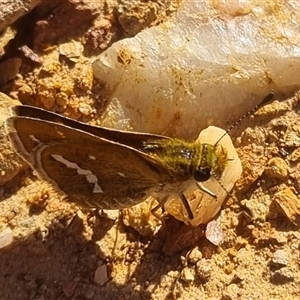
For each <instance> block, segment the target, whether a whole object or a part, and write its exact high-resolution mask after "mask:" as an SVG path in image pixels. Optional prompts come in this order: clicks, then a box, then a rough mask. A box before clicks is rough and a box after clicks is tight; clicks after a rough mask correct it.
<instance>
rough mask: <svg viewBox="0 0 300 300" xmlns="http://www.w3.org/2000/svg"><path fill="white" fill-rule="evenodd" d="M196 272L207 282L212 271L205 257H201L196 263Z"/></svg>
mask: <svg viewBox="0 0 300 300" xmlns="http://www.w3.org/2000/svg"><path fill="white" fill-rule="evenodd" d="M196 272H197V275H198V276H199V278H200V279H201V280H202V281H204V282H207V281H208V280H209V279H210V276H211V272H212V265H211V262H210V261H208V260H207V259H205V258H202V259H201V260H200V261H198V262H197V264H196Z"/></svg>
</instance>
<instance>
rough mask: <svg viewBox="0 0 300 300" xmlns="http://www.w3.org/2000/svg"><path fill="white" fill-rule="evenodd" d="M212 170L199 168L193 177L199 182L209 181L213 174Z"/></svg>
mask: <svg viewBox="0 0 300 300" xmlns="http://www.w3.org/2000/svg"><path fill="white" fill-rule="evenodd" d="M210 171H211V170H210V168H205V169H198V170H196V171H195V172H194V174H193V177H194V179H195V180H196V181H198V182H204V181H207V180H208V179H209V178H210V176H211V174H210Z"/></svg>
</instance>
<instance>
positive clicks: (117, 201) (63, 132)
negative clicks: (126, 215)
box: [6, 117, 168, 209]
mask: <svg viewBox="0 0 300 300" xmlns="http://www.w3.org/2000/svg"><path fill="white" fill-rule="evenodd" d="M6 128H7V132H8V135H9V138H10V140H11V142H12V144H13V146H14V148H15V149H16V151H17V152H18V153H19V154H20V155H21V156H22V157H23V158H24V159H25V160H27V161H28V162H29V164H30V165H31V166H32V167H33V168H34V169H35V170H36V171H37V172H38V174H39V175H40V176H41V177H42V178H43V179H45V180H48V181H50V182H51V183H52V184H54V185H55V186H56V187H58V188H59V189H60V190H62V191H63V192H65V193H66V194H67V195H68V196H69V198H70V199H71V200H74V201H76V202H78V203H79V204H80V205H84V203H89V204H91V205H92V206H98V207H100V208H108V209H120V208H123V207H129V206H132V205H135V204H137V203H139V202H141V201H143V200H144V199H145V197H146V196H147V195H149V193H151V192H153V191H155V190H157V189H159V186H160V185H162V184H163V183H164V182H165V181H166V180H168V175H167V172H166V170H165V169H164V168H163V167H162V166H161V165H160V164H159V162H157V161H155V160H154V159H153V158H151V157H150V156H148V155H146V154H144V153H142V152H140V151H138V150H135V149H133V148H131V147H129V146H125V145H122V144H119V143H116V142H113V141H110V140H107V139H104V138H100V137H98V136H95V135H93V134H91V133H88V132H85V131H82V130H79V129H77V130H74V129H72V128H70V127H68V126H65V125H62V124H56V123H53V122H49V121H43V120H40V119H33V118H28V117H12V118H9V119H8V120H7V122H6Z"/></svg>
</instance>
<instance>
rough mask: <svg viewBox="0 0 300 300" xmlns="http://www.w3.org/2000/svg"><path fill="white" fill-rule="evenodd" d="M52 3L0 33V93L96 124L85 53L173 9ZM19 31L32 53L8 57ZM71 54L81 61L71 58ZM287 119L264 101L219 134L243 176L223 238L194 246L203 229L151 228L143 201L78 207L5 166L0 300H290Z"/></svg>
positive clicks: (291, 173)
mask: <svg viewBox="0 0 300 300" xmlns="http://www.w3.org/2000/svg"><path fill="white" fill-rule="evenodd" d="M100 2H101V1H100ZM100 2H99V3H100ZM41 3H43V1H41ZM44 3H45V2H44ZM51 3H52V2H51ZM53 3H56V4H55V5H54V4H52V5H53V7H51V8H49V7H48V6H47V5H45V4H44V5H41V6H39V7H37V9H36V10H35V11H33V14H31V15H29V16H30V17H25V18H24V19H23V20H21V21H20V24H18V25H17V27H16V28H17V29H16V28H14V29H11V31H10V30H8V31H7V32H8V33H7V34H8V35H9V36H10V37H13V39H12V41H13V42H11V43H8V44H9V45H8V46H7V47H5V48H4V49H3V51H4V52H5V54H4V56H3V57H4V58H5V56H7V58H5V59H2V60H1V62H0V69H1V70H2V71H1V72H2V74H3V75H1V76H0V86H1V91H3V92H5V93H7V94H9V95H10V96H12V97H15V98H18V99H19V100H20V101H21V102H22V103H26V104H35V105H39V106H42V107H44V108H46V109H51V110H54V111H57V112H62V113H64V114H65V115H67V116H70V117H72V118H75V119H79V120H82V121H88V122H90V123H92V124H96V123H97V122H96V121H95V120H97V116H98V115H100V114H101V111H102V110H103V107H104V106H105V93H104V92H103V89H102V86H101V83H97V82H93V78H92V74H91V69H90V67H89V65H88V64H87V59H86V57H88V56H89V55H90V56H92V55H97V54H98V52H97V51H99V50H96V49H99V48H102V49H105V48H106V47H108V45H110V43H112V42H113V41H115V40H117V39H120V38H122V37H124V36H131V35H134V34H135V33H136V32H139V31H140V30H141V29H142V28H144V27H148V26H152V25H155V24H156V22H160V21H161V20H160V19H159V17H166V16H167V15H169V14H171V13H172V12H173V11H174V10H175V8H176V5H177V2H176V1H174V2H169V1H161V2H159V3H160V4H159V5H158V4H156V3H155V2H150V1H149V2H148V4H147V5H150V6H151V9H150V10H149V9H148V10H145V9H143V8H144V6H143V5H146V4H145V3H144V2H141V4H140V6H138V5H137V9H136V15H135V16H132V15H129V14H128V13H126V12H124V11H122V10H121V9H120V7H121V6H120V4H119V6H118V7H119V10H118V11H116V9H115V6H113V4H115V3H117V2H116V1H107V2H106V4H107V3H108V4H110V5H108V6H105V5H104V2H101V4H103V5H102V6H101V5H98V6H97V7H95V6H93V5H92V4H95V3H94V2H91V3H92V4H91V5H90V6H88V5H87V3H89V2H88V1H86V2H82V3H86V5H87V6H88V7H87V6H84V5H83V6H80V5H79V4H78V2H77V1H66V3H68V5H58V4H57V3H58V1H54V2H53ZM99 3H98V4H99ZM124 3H125V4H124ZM48 5H49V4H48ZM125 5H126V1H123V6H124V7H126V6H125ZM127 5H128V4H127ZM152 7H153V9H152ZM79 8H80V9H79ZM49 11H52V16H54V17H51V18H50V17H49ZM53 11H54V12H55V13H53ZM146 11H148V12H149V11H150V12H151V13H149V14H146V13H145V12H146ZM65 12H69V13H70V12H71V15H72V16H73V17H74V19H70V21H69V22H68V24H67V25H69V26H70V27H68V26H67V25H65V24H63V26H62V25H60V26H59V20H60V18H61V15H64V13H65ZM55 16H58V17H57V19H56V18H55ZM104 16H105V18H104ZM32 20H35V21H34V23H32ZM136 20H143V22H137V21H136ZM79 21H81V22H82V24H87V27H86V28H81V27H80V26H79V27H78V30H77V31H76V32H74V31H72V33H73V34H74V37H73V38H75V37H76V36H77V37H78V36H81V37H82V38H81V39H77V41H73V42H69V41H68V42H66V41H62V40H60V39H62V36H64V35H65V31H66V30H69V31H70V28H72V26H74V24H77V23H78V22H79ZM92 21H93V22H92ZM89 22H91V23H89ZM92 24H94V25H92ZM25 25H26V26H28V27H26V29H27V30H29V29H30V28H31V30H32V31H28V34H27V35H26V37H27V38H33V37H34V38H33V40H31V42H30V43H31V46H32V47H31V48H32V49H34V52H31V51H30V49H29V50H28V49H27V48H24V49H23V50H22V54H20V53H19V52H18V54H16V49H17V48H18V47H20V46H21V45H22V44H23V43H24V41H23V40H20V38H19V36H18V32H20V30H21V28H24V26H25ZM33 25H35V26H34V30H33V29H32V26H33ZM53 28H55V30H54V33H53V35H47V32H50V31H49V30H53ZM21 37H23V38H24V34H23V35H22V34H21ZM7 40H10V38H7ZM54 40H55V41H58V42H57V44H58V45H59V46H55V47H54V46H52V44H53V41H54ZM27 43H29V42H28V41H27ZM53 47H54V48H53ZM81 47H84V49H85V52H86V53H85V54H86V57H83V56H81V55H79V54H78V53H80V51H81V50H80V49H81ZM41 49H44V52H43V51H41ZM45 49H46V50H47V49H48V50H47V51H49V53H47V51H46V50H45ZM50 49H51V51H50ZM39 53H42V54H41V55H38V54H39ZM88 54H89V55H88ZM21 65H22V67H21ZM40 66H42V67H40ZM71 66H72V67H71ZM4 71H5V72H4ZM82 74H84V76H82ZM12 78H15V79H14V80H12ZM1 99H2V98H1ZM33 99H34V100H33ZM3 103H4V101H3ZM299 114H300V97H299V94H297V93H296V94H295V95H275V97H274V100H273V101H272V102H271V103H269V104H267V105H266V106H265V107H263V108H261V109H260V110H259V111H258V112H257V113H256V114H255V115H254V116H252V117H249V118H247V119H245V120H244V121H243V122H242V123H241V124H239V125H238V126H236V127H235V128H234V129H233V130H232V131H231V132H230V135H231V137H232V139H233V141H234V144H235V147H236V149H237V151H238V153H239V156H240V158H241V160H242V163H243V170H244V171H243V175H242V176H241V179H240V180H239V181H238V182H237V184H236V187H235V189H234V190H233V192H232V193H230V194H229V195H228V199H227V201H226V202H225V203H224V205H223V208H222V210H221V212H220V214H219V215H218V217H217V218H216V219H217V222H218V224H220V227H221V230H222V234H223V237H222V242H221V243H220V244H219V245H218V246H215V245H213V244H212V243H211V242H209V241H208V240H207V239H206V238H205V236H204V235H203V232H204V230H205V228H204V226H199V227H196V228H195V227H188V226H186V225H184V224H182V223H181V222H179V221H177V220H175V219H173V218H172V217H170V216H166V217H163V219H162V221H163V222H162V221H159V220H157V219H156V218H155V217H154V216H152V215H151V214H150V210H151V207H152V205H153V203H152V200H150V201H149V202H146V203H144V204H143V206H141V207H135V208H132V209H129V210H124V211H122V212H120V213H119V212H115V211H113V212H108V211H107V212H99V211H94V210H82V209H81V208H80V207H78V206H76V205H75V204H73V203H72V202H71V201H68V200H67V199H63V197H62V195H60V194H58V193H57V192H56V191H54V190H53V189H52V188H51V186H49V185H48V184H47V183H45V182H42V181H40V180H38V179H37V177H36V176H35V174H34V172H33V171H32V170H30V169H28V167H26V166H24V164H22V163H19V164H16V165H18V166H19V167H18V168H17V167H16V166H14V168H15V169H16V168H17V169H18V172H19V173H18V172H17V173H18V175H16V176H14V177H13V178H12V179H11V180H9V181H8V182H6V183H5V184H4V183H3V184H2V185H1V186H0V231H1V232H2V236H0V243H3V239H4V238H5V237H7V236H9V235H10V234H11V232H12V233H13V237H14V239H13V242H12V243H10V244H9V245H8V246H6V247H3V248H2V249H0V298H1V299H36V300H37V299H40V300H41V299H153V300H154V299H183V300H184V299H224V300H225V299H300V293H299V284H300V270H299V254H300V253H299V251H300V247H299V237H300V231H299V226H300V221H299V220H300V219H299V215H300V204H299V201H300V199H299V193H300V164H299V161H300V116H299ZM7 115H8V112H6V113H4V115H3V116H1V119H0V120H2V119H3V118H5V117H7ZM2 132H3V131H2ZM2 138H3V136H2ZM4 139H5V138H4ZM1 149H2V148H1ZM2 154H3V156H0V157H1V158H2V157H4V152H2ZM10 160H11V161H14V160H17V157H16V155H13V156H12V157H11V158H10ZM3 165H5V162H4V161H2V166H3ZM2 173H3V172H2ZM2 173H1V176H2V175H3V176H2V177H4V176H5V175H6V174H4V173H3V174H2ZM162 223H163V225H162ZM7 228H9V229H10V230H11V231H7ZM5 230H6V231H5ZM216 230H217V231H218V230H220V229H216Z"/></svg>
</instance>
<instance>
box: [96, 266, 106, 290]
mask: <svg viewBox="0 0 300 300" xmlns="http://www.w3.org/2000/svg"><path fill="white" fill-rule="evenodd" d="M108 280H109V278H108V277H107V268H106V265H101V266H99V267H98V268H97V269H96V272H95V276H94V281H95V282H96V283H97V284H99V285H103V284H105V283H106V282H107V281H108Z"/></svg>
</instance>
